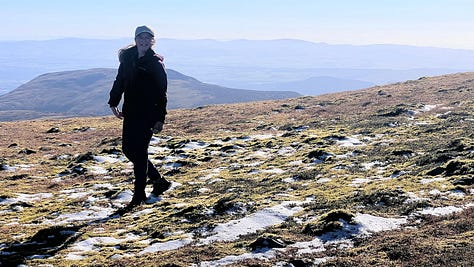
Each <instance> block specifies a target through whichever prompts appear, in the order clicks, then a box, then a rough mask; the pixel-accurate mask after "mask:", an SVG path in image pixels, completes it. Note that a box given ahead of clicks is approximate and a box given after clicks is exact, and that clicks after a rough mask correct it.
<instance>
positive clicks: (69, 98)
mask: <svg viewBox="0 0 474 267" xmlns="http://www.w3.org/2000/svg"><path fill="white" fill-rule="evenodd" d="M167 72H168V80H169V86H168V109H176V108H193V107H198V106H205V105H210V104H222V103H238V102H248V101H258V100H268V99H284V98H290V97H297V96H299V94H297V93H294V92H289V91H278V92H275V91H253V90H239V89H231V88H225V87H222V86H217V85H212V84H206V83H202V82H200V81H198V80H196V79H194V78H192V77H189V76H186V75H183V74H181V73H179V72H177V71H174V70H170V69H169V70H167ZM115 75H116V70H115V69H88V70H77V71H65V72H56V73H48V74H44V75H41V76H38V77H37V78H35V79H33V80H31V81H30V82H28V83H26V84H24V85H22V86H20V87H18V88H17V89H15V90H14V91H12V92H10V93H8V94H5V95H2V96H0V121H9V120H18V119H34V118H40V117H58V116H63V117H71V116H101V115H108V114H109V113H110V110H109V108H108V105H107V100H108V97H109V95H108V94H109V91H110V88H111V86H112V84H113V81H114V79H115Z"/></svg>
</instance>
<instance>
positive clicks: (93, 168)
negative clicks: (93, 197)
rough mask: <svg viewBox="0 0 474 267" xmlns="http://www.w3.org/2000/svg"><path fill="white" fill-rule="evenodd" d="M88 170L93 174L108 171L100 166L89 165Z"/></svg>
mask: <svg viewBox="0 0 474 267" xmlns="http://www.w3.org/2000/svg"><path fill="white" fill-rule="evenodd" d="M89 169H90V172H91V173H92V174H95V175H101V174H107V173H108V172H109V171H107V170H106V169H104V168H102V167H100V166H91V167H89Z"/></svg>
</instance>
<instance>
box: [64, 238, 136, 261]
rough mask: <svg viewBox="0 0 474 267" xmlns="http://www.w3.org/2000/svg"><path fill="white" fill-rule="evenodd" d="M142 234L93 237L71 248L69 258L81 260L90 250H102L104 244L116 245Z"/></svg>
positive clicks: (133, 239) (67, 257)
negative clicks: (119, 236)
mask: <svg viewBox="0 0 474 267" xmlns="http://www.w3.org/2000/svg"><path fill="white" fill-rule="evenodd" d="M139 239H140V236H137V235H134V234H130V233H128V234H126V237H125V238H121V239H118V238H115V237H91V238H88V239H86V240H83V241H80V242H76V243H75V244H74V246H72V247H71V248H70V250H72V252H70V253H69V254H68V255H67V256H66V259H67V260H81V259H84V258H86V257H87V256H86V254H87V253H88V252H90V251H100V250H101V247H103V246H110V247H113V246H116V245H119V244H121V243H124V242H128V241H136V240H139Z"/></svg>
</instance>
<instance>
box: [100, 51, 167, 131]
mask: <svg viewBox="0 0 474 267" xmlns="http://www.w3.org/2000/svg"><path fill="white" fill-rule="evenodd" d="M119 59H120V66H119V69H118V73H117V77H116V78H115V81H114V84H113V86H112V90H110V98H109V102H108V103H109V105H110V106H111V107H116V106H118V105H119V103H120V100H121V99H122V94H123V97H124V102H123V108H122V113H123V116H124V117H126V118H127V117H129V118H137V119H140V118H141V119H144V120H146V121H148V122H150V123H152V124H153V123H156V122H157V121H161V122H163V123H164V122H165V116H166V104H167V95H166V93H167V87H168V80H167V76H166V71H165V69H164V66H163V64H162V58H161V57H160V56H159V55H157V54H155V52H154V51H153V50H152V49H149V50H148V51H147V52H146V53H145V56H143V57H141V58H138V49H137V47H136V46H133V47H131V48H128V49H126V50H124V51H122V52H121V53H120V55H119Z"/></svg>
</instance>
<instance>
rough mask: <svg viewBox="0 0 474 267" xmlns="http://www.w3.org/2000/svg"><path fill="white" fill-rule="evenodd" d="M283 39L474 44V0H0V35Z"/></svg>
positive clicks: (17, 37)
mask: <svg viewBox="0 0 474 267" xmlns="http://www.w3.org/2000/svg"><path fill="white" fill-rule="evenodd" d="M142 24H148V25H150V26H152V27H153V28H155V30H156V32H157V33H158V37H159V38H177V39H202V38H209V39H217V40H231V39H258V40H268V39H281V38H293V39H302V40H307V41H311V42H326V43H331V44H387V43H391V44H410V45H417V46H436V47H451V48H468V49H474V34H473V31H474V0H233V1H228V0H142V1H140V0H94V1H92V0H74V1H73V0H71V1H66V0H42V1H38V0H8V1H6V0H0V25H2V26H1V27H0V40H37V39H53V38H63V37H78V38H107V39H109V38H117V37H130V38H132V35H133V31H134V29H135V27H136V26H137V25H142Z"/></svg>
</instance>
